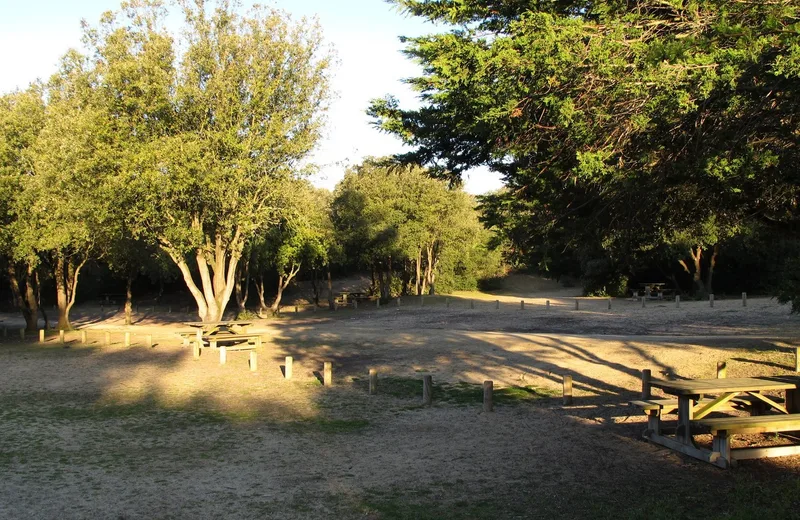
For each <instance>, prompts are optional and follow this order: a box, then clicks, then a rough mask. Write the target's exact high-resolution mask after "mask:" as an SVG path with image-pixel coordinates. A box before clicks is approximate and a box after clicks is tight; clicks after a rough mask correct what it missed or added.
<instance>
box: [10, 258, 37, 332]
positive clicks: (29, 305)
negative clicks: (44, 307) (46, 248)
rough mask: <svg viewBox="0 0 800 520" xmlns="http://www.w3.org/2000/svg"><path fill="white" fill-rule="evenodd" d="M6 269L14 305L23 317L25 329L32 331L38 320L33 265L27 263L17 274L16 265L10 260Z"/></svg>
mask: <svg viewBox="0 0 800 520" xmlns="http://www.w3.org/2000/svg"><path fill="white" fill-rule="evenodd" d="M6 269H7V275H8V281H9V285H10V286H11V295H12V297H13V299H14V305H16V306H17V308H18V309H19V310H20V312H22V317H23V318H25V328H26V330H28V331H29V332H33V331H35V330H36V329H37V328H38V321H39V302H38V300H37V298H36V293H37V290H38V286H37V281H38V277H37V276H36V273H35V271H34V269H33V267H31V265H30V264H27V263H26V264H24V267H23V268H22V269H20V271H21V272H22V276H19V275H18V274H17V273H18V271H17V269H18V266H17V265H15V264H13V263H11V262H9V264H8V266H7V268H6Z"/></svg>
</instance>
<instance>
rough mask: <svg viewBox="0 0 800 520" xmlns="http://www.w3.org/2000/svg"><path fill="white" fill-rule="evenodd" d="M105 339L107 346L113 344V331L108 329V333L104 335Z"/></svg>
mask: <svg viewBox="0 0 800 520" xmlns="http://www.w3.org/2000/svg"><path fill="white" fill-rule="evenodd" d="M103 340H104V342H105V343H104V344H105V346H107V347H110V346H111V333H110V332H108V331H106V333H105V334H104V335H103Z"/></svg>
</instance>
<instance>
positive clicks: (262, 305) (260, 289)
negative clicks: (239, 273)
mask: <svg viewBox="0 0 800 520" xmlns="http://www.w3.org/2000/svg"><path fill="white" fill-rule="evenodd" d="M255 284H256V292H257V293H258V315H259V316H261V315H262V314H263V312H264V311H265V310H267V302H265V301H264V275H263V274H260V273H259V275H258V279H257V280H256V281H255Z"/></svg>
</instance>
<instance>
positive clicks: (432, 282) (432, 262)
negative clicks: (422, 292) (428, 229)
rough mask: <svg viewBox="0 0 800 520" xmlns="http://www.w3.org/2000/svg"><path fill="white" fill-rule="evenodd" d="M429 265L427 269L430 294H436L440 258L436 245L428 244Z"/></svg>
mask: <svg viewBox="0 0 800 520" xmlns="http://www.w3.org/2000/svg"><path fill="white" fill-rule="evenodd" d="M427 252H428V267H427V270H426V271H425V275H426V279H427V282H428V294H431V295H433V294H436V266H437V265H438V264H439V258H437V256H436V247H435V245H433V244H432V245H430V246H428V251H427Z"/></svg>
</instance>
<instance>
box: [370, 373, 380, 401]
mask: <svg viewBox="0 0 800 520" xmlns="http://www.w3.org/2000/svg"><path fill="white" fill-rule="evenodd" d="M377 393H378V371H377V370H375V369H374V368H370V369H369V395H375V394H377Z"/></svg>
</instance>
